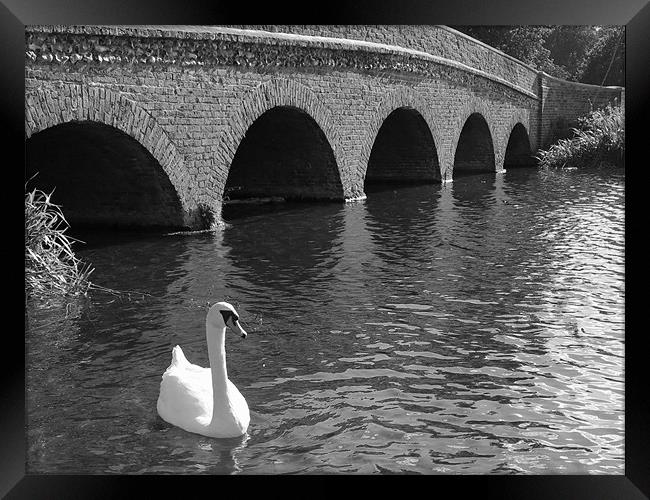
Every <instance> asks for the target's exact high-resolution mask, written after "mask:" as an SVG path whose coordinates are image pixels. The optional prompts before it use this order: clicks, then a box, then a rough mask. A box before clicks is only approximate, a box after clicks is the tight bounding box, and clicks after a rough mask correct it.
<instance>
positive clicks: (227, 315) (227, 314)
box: [219, 311, 239, 325]
mask: <svg viewBox="0 0 650 500" xmlns="http://www.w3.org/2000/svg"><path fill="white" fill-rule="evenodd" d="M219 312H220V313H221V316H223V322H224V323H225V324H226V325H227V324H228V320H229V319H232V320H233V322H234V321H239V316H237V315H236V314H235V313H234V312H232V311H219Z"/></svg>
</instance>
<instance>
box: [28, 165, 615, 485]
mask: <svg viewBox="0 0 650 500" xmlns="http://www.w3.org/2000/svg"><path fill="white" fill-rule="evenodd" d="M624 201H625V198H624V175H623V174H621V173H602V172H580V171H568V172H558V171H551V172H544V171H537V170H534V169H532V170H531V169H521V170H512V171H509V172H507V173H505V174H502V175H497V176H495V175H489V174H488V175H477V176H473V177H464V178H460V179H457V180H455V181H454V182H453V183H452V184H448V185H444V186H441V185H427V186H420V187H403V188H395V189H388V190H383V191H377V192H372V193H370V194H369V195H368V198H367V200H366V201H365V202H358V203H351V204H304V205H288V204H276V205H268V206H265V207H262V209H260V207H257V208H255V209H247V210H241V209H237V208H235V207H233V208H229V209H228V211H227V212H226V213H225V214H224V216H225V218H226V220H227V221H228V226H227V227H226V229H225V230H223V231H222V232H220V233H218V234H216V235H213V234H207V235H206V234H204V235H199V236H185V237H181V236H157V235H149V236H146V237H139V238H135V237H133V236H117V235H105V236H104V237H103V238H100V239H94V240H93V241H90V239H89V241H88V244H87V245H85V246H78V255H79V256H80V257H81V258H82V259H84V260H87V261H90V262H91V263H92V264H93V265H94V267H95V268H96V271H95V273H94V274H93V280H94V282H95V283H97V284H100V285H103V286H105V287H110V288H112V289H117V290H122V291H127V290H132V291H136V292H134V293H132V294H130V295H129V296H119V297H116V296H112V295H107V294H102V293H94V294H93V295H91V297H90V298H88V299H84V300H79V301H77V302H73V303H70V304H68V306H67V307H65V308H62V307H60V306H58V307H57V306H54V305H44V304H28V311H27V312H28V326H27V330H26V336H27V347H28V349H27V416H28V420H27V437H28V453H27V455H28V456H27V462H28V463H27V470H28V472H30V473H49V472H56V473H126V474H142V473H145V474H146V473H154V474H155V473H183V474H193V473H208V474H229V473H244V474H245V473H262V474H272V473H401V472H409V473H425V474H437V473H447V474H467V473H471V474H477V473H478V474H482V473H496V474H521V473H526V474H541V473H543V474H555V473H571V474H584V473H590V474H623V473H624V440H623V437H624V436H623V429H624V406H623V399H624V398H623V396H624V372H623V361H624ZM218 300H227V301H229V302H231V303H232V304H233V305H234V306H235V307H236V308H237V310H238V312H239V314H240V316H241V319H242V323H243V324H244V326H245V328H247V330H248V332H249V336H248V338H247V339H246V340H242V339H240V338H238V337H237V336H236V335H234V334H230V335H229V336H227V339H226V349H227V361H228V372H229V377H230V379H231V380H232V381H233V382H234V383H235V385H237V387H238V388H239V390H240V391H241V393H242V394H243V395H244V397H245V398H246V400H247V401H248V405H249V407H250V410H251V424H250V427H249V429H248V433H247V435H245V436H244V437H242V438H236V439H225V440H218V439H210V438H205V437H202V436H198V435H194V434H190V433H187V432H185V431H183V430H181V429H178V428H175V427H172V426H170V425H169V424H167V423H165V422H164V421H162V420H161V419H160V418H159V417H158V415H157V413H156V399H157V397H158V389H159V384H160V377H161V375H162V373H163V372H164V370H165V369H166V367H167V366H168V364H169V362H170V359H171V348H172V347H173V346H174V345H176V344H180V345H181V346H182V347H183V349H184V351H185V354H186V355H187V357H188V359H189V360H190V361H191V362H193V363H196V364H200V365H202V366H208V357H207V349H206V344H205V313H206V310H207V308H206V303H207V302H215V301H218Z"/></svg>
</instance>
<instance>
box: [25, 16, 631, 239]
mask: <svg viewBox="0 0 650 500" xmlns="http://www.w3.org/2000/svg"><path fill="white" fill-rule="evenodd" d="M25 50H26V63H25V136H26V158H27V177H28V178H29V177H32V176H33V175H34V174H36V176H35V177H34V179H32V181H30V182H32V183H34V184H35V185H36V186H37V187H40V188H42V189H46V190H50V189H52V188H54V187H56V192H55V195H54V201H55V202H57V203H59V204H61V205H62V206H63V210H64V213H65V214H66V217H67V218H68V220H69V221H70V223H71V224H72V225H75V224H78V225H110V226H148V227H158V226H164V227H177V228H183V227H185V228H200V227H205V226H206V225H207V224H215V223H216V224H219V223H220V221H221V210H222V205H223V203H224V201H228V200H236V199H241V198H251V197H283V198H286V199H304V200H355V199H360V198H363V197H364V196H365V189H366V187H367V186H368V185H369V184H370V183H373V182H384V183H385V182H449V181H451V180H452V179H456V178H458V177H460V176H462V175H464V174H471V173H476V172H495V173H500V172H503V171H504V170H505V169H507V168H513V167H517V166H522V165H527V164H530V163H531V156H532V155H534V153H535V152H536V150H537V149H539V148H541V147H544V146H546V145H548V144H549V143H550V141H552V140H553V139H554V138H557V137H558V136H561V135H563V134H566V133H567V130H568V128H569V127H570V126H572V125H573V124H574V123H575V120H576V118H577V117H578V116H581V115H584V114H586V113H587V112H589V110H590V109H591V107H592V106H593V107H600V106H603V105H605V104H606V103H607V102H612V101H615V100H618V101H619V102H622V101H623V100H624V89H622V88H620V87H598V86H593V85H584V84H577V83H571V82H566V81H563V80H559V79H556V78H553V77H551V76H549V75H547V74H544V73H541V72H538V71H536V70H534V69H533V68H531V67H529V66H527V65H525V64H523V63H522V62H520V61H518V60H516V59H514V58H512V57H510V56H508V55H506V54H504V53H502V52H499V51H497V50H495V49H493V48H491V47H489V46H487V45H485V44H483V43H481V42H479V41H477V40H475V39H472V38H470V37H468V36H466V35H463V34H461V33H459V32H457V31H455V30H452V29H450V28H447V27H444V26H306V25H305V26H238V27H192V26H173V27H167V26H146V27H139V26H29V27H27V29H26V48H25ZM461 182H462V181H461Z"/></svg>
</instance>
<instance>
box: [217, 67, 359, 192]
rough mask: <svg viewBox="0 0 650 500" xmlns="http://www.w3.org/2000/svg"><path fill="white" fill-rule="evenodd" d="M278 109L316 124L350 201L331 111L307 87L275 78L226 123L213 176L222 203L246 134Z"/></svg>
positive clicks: (245, 100)
mask: <svg viewBox="0 0 650 500" xmlns="http://www.w3.org/2000/svg"><path fill="white" fill-rule="evenodd" d="M278 106H289V107H294V108H297V109H299V110H301V111H303V112H305V113H306V114H307V115H308V116H309V117H310V118H311V119H313V120H314V122H315V123H316V124H317V125H318V127H319V128H320V130H321V131H322V132H323V134H324V135H325V138H326V139H327V142H328V143H329V146H330V147H331V149H332V153H333V155H334V160H335V162H336V168H337V171H338V177H339V180H340V183H341V189H342V193H341V196H342V197H345V198H349V197H351V196H352V195H351V193H349V192H347V191H348V190H349V186H350V182H349V181H348V179H347V177H348V175H347V174H346V170H345V169H344V168H342V167H343V165H344V163H343V158H342V155H341V148H340V146H339V144H340V139H339V133H338V128H337V127H336V126H335V121H334V119H333V117H332V114H331V113H330V111H329V109H328V108H327V107H326V106H325V105H324V104H323V103H322V102H321V100H320V99H319V97H318V96H317V94H316V93H315V92H313V91H312V90H311V89H309V88H308V87H306V86H305V85H303V84H301V83H298V82H296V81H293V80H287V79H284V78H275V79H272V80H270V81H267V82H264V83H262V84H261V85H259V86H257V87H256V88H255V89H253V90H250V91H249V92H248V93H247V94H245V95H244V96H243V98H242V100H241V103H240V104H238V105H237V107H236V109H235V111H234V112H233V113H232V114H231V116H230V117H229V118H228V120H227V123H228V124H229V125H230V126H229V128H228V129H227V130H226V131H225V132H224V133H223V134H222V136H221V138H220V140H219V143H218V144H217V147H216V157H217V162H218V163H219V165H218V168H216V169H214V171H213V173H212V174H211V175H213V176H214V177H213V187H214V189H216V192H217V193H218V194H219V199H221V198H222V197H223V194H224V190H225V187H226V181H227V179H228V173H229V169H230V166H231V164H232V162H233V160H234V158H235V154H236V152H237V148H238V147H239V144H240V143H241V141H242V140H243V139H244V136H245V135H246V132H247V131H248V129H249V128H250V127H251V126H252V125H253V123H254V122H255V121H256V120H257V119H258V118H259V117H260V116H262V115H263V114H264V113H265V112H267V111H269V110H271V109H273V108H275V107H278Z"/></svg>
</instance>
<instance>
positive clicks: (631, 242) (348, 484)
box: [0, 0, 650, 500]
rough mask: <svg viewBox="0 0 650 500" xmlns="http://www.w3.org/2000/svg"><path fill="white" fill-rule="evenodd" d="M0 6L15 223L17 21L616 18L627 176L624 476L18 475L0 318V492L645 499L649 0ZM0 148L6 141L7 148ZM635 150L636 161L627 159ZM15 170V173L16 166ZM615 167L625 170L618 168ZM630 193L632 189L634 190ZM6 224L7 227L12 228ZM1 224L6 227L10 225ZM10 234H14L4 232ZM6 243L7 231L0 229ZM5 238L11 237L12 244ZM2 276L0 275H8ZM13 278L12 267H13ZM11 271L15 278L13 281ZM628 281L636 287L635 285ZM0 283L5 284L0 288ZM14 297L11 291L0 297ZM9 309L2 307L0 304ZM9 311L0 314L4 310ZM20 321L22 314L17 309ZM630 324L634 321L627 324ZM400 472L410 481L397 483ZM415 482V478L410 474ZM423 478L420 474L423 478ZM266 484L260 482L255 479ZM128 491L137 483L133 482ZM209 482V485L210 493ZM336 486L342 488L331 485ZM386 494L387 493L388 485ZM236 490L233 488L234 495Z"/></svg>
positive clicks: (13, 378) (20, 427) (16, 421)
mask: <svg viewBox="0 0 650 500" xmlns="http://www.w3.org/2000/svg"><path fill="white" fill-rule="evenodd" d="M1 2H2V3H0V37H1V38H2V44H1V45H0V48H1V50H0V53H1V55H0V57H1V58H2V63H3V64H2V66H1V67H2V70H3V71H2V74H1V76H0V82H2V83H1V87H0V99H1V100H2V105H1V106H0V110H2V114H3V120H2V124H3V127H2V130H3V135H4V138H5V140H6V143H5V144H6V146H5V151H6V152H7V153H8V151H9V150H12V152H14V153H15V155H13V158H14V159H13V160H6V162H5V166H6V167H5V175H7V174H8V173H11V176H10V180H9V181H7V180H5V186H8V187H9V188H8V189H7V191H9V193H10V195H9V200H8V203H7V204H6V205H5V206H6V207H7V208H8V209H9V210H8V212H10V213H11V215H10V216H8V217H7V220H10V221H12V224H13V223H16V226H19V224H20V223H19V222H17V221H20V215H19V214H13V211H14V210H15V211H18V207H19V206H20V202H19V200H18V199H14V196H15V197H16V198H17V197H18V195H19V189H18V187H17V186H18V184H19V183H22V184H24V178H23V179H21V178H18V179H13V175H16V176H17V177H20V175H21V174H20V171H21V169H20V168H18V165H20V164H21V159H22V162H23V164H24V133H23V134H22V135H21V133H20V132H21V128H22V129H23V130H24V125H23V124H24V57H25V56H24V41H25V37H24V26H25V25H27V24H237V23H247V24H256V23H260V24H261V23H264V24H272V23H273V22H275V23H278V24H287V23H293V24H301V23H313V24H357V23H359V24H375V23H379V24H450V25H467V24H624V25H626V130H627V139H626V157H627V158H626V165H627V166H628V169H629V168H630V166H631V168H632V170H631V171H630V172H631V173H630V175H629V176H630V177H631V178H632V180H633V182H629V180H627V179H626V232H625V239H626V241H625V246H626V251H625V261H626V266H625V267H626V278H625V279H626V294H625V302H626V306H625V317H626V334H625V346H626V347H625V350H626V356H625V379H626V380H625V409H626V422H625V460H626V464H625V475H624V476H622V475H621V476H564V475H563V476H470V477H467V476H454V477H449V476H426V477H425V478H421V479H420V480H422V481H426V482H422V484H419V485H418V484H413V483H412V482H409V483H408V485H407V484H403V485H400V484H399V483H400V481H401V478H398V479H397V481H395V479H394V478H391V480H390V482H389V483H387V482H386V481H387V478H383V477H382V478H376V477H372V478H368V477H359V476H356V477H354V478H349V477H339V476H336V477H331V476H330V477H322V476H303V477H284V478H278V477H273V476H269V477H264V478H256V481H254V482H255V483H257V484H256V485H251V481H250V479H243V478H241V477H239V478H224V477H220V478H210V477H198V476H192V477H187V476H144V477H143V476H128V477H126V476H118V475H115V476H99V475H97V476H95V475H86V476H69V475H25V457H26V438H25V356H24V352H25V351H24V348H25V342H24V337H23V336H21V335H20V334H19V332H18V331H17V328H12V327H11V326H10V325H11V322H9V323H5V329H4V330H5V331H4V335H3V341H4V349H3V351H4V352H3V354H2V356H3V359H2V362H1V364H0V366H2V367H3V368H4V370H2V376H3V378H4V380H3V381H2V383H1V384H0V419H1V423H0V496H4V495H6V498H30V499H35V498H130V497H131V496H135V495H137V494H138V493H137V491H146V492H147V496H154V495H159V496H171V495H175V494H178V493H179V492H182V493H183V494H184V495H186V496H187V495H188V493H189V496H191V497H195V496H199V495H201V494H202V493H201V492H202V491H205V492H208V493H209V492H214V493H215V494H219V495H223V494H225V492H227V491H229V490H230V491H233V492H237V490H232V489H231V488H243V489H244V490H245V493H248V494H251V495H252V494H255V492H254V488H259V487H263V488H268V490H264V492H262V493H258V494H264V495H268V494H269V492H271V495H272V496H273V495H274V494H277V495H278V496H283V497H285V496H300V497H304V496H311V495H318V494H321V495H323V494H325V495H326V496H331V495H340V494H342V493H350V492H351V488H352V487H354V488H355V489H356V488H361V489H359V490H357V491H360V492H361V494H363V496H365V497H367V496H368V495H369V494H373V493H375V492H383V491H385V488H386V487H387V486H388V485H389V484H390V486H391V487H392V488H397V489H396V491H395V492H396V493H400V492H401V491H403V490H402V488H405V487H408V488H410V489H409V490H406V491H410V492H411V493H412V494H417V493H416V491H415V489H414V488H420V487H424V488H425V489H422V490H421V491H423V492H424V493H425V494H426V495H432V494H437V493H438V492H439V491H441V490H439V488H441V487H443V486H444V487H449V488H452V491H453V492H454V496H455V497H461V498H462V497H465V496H468V497H471V498H476V497H478V498H482V497H494V498H527V499H530V498H554V499H560V498H567V499H569V498H570V499H574V498H588V499H592V500H593V499H600V498H602V499H612V498H623V499H628V498H629V499H637V498H638V499H642V498H649V497H650V462H649V460H648V448H650V439H649V436H650V432H649V430H648V429H649V427H650V420H649V418H648V407H649V406H650V404H649V403H648V399H647V394H648V392H649V391H648V389H647V388H648V386H649V383H648V382H649V381H650V377H649V375H648V370H647V369H646V367H645V359H644V358H645V350H644V349H643V345H644V338H643V336H644V335H645V331H644V329H643V328H642V327H639V326H638V325H637V324H635V323H634V321H633V320H634V319H635V317H637V318H638V319H642V318H641V317H640V314H639V313H638V311H639V310H640V308H641V307H643V305H642V304H641V301H643V300H644V299H645V297H644V295H643V294H638V293H635V290H636V289H639V288H640V286H642V285H643V282H642V281H641V280H643V279H644V278H643V277H641V275H640V273H638V272H636V268H635V264H636V263H638V264H639V265H642V264H641V260H640V258H639V257H637V256H638V255H640V251H639V247H640V246H641V245H642V242H641V241H640V240H641V238H643V236H644V235H643V232H644V231H643V228H642V227H641V228H639V226H637V225H636V223H635V220H639V219H641V220H642V219H643V215H644V213H643V210H644V208H645V207H644V206H643V205H642V204H641V203H639V204H638V205H637V203H636V201H637V200H639V196H637V195H636V194H635V193H636V192H637V191H640V189H642V188H643V181H642V180H641V179H640V178H639V176H640V175H641V173H642V171H643V170H644V165H643V159H642V158H643V157H642V154H643V152H644V151H643V149H642V147H643V145H644V143H645V142H647V138H645V126H644V122H645V121H646V120H647V118H646V117H647V116H649V115H648V114H647V111H648V95H649V94H650V92H649V91H650V64H649V62H650V61H649V59H650V57H649V54H650V5H648V4H647V3H646V0H619V1H618V2H612V1H611V0H596V1H593V0H591V1H590V0H546V1H538V2H536V1H533V0H519V1H512V0H497V1H485V0H456V1H455V2H449V1H447V2H439V1H429V2H426V1H415V0H401V1H399V2H396V1H393V2H376V1H372V0H364V1H357V2H352V1H350V2H349V3H348V4H345V3H343V2H335V1H332V2H328V3H327V4H320V8H319V6H316V7H314V6H309V5H308V4H306V3H304V4H302V6H301V7H298V6H294V5H291V6H290V5H286V6H284V5H280V4H277V3H270V2H269V3H267V4H265V5H260V6H259V7H258V6H251V5H243V3H241V2H240V3H239V4H237V3H228V4H226V3H223V2H219V1H208V0H204V1H200V0H193V1H190V0H184V1H179V0H158V1H155V0H140V1H138V0H130V1H126V0H85V1H84V0H78V1H77V0H72V1H70V0H68V1H66V0H51V1H47V0H40V1H36V0H27V1H25V0H1ZM7 145H8V146H7ZM635 159H636V162H635ZM23 173H24V172H23ZM626 175H627V174H626ZM640 196H642V195H640ZM14 229H15V231H16V233H17V232H18V231H20V228H19V227H16V228H14ZM12 233H13V231H12V232H11V233H9V234H12ZM15 239H16V240H19V239H20V237H19V236H18V235H16V236H15ZM8 241H11V242H13V241H14V238H8ZM16 246H18V245H17V244H16ZM12 250H13V245H12V244H8V245H5V247H3V252H4V255H5V259H4V262H5V276H7V275H12V273H14V272H15V273H16V274H18V273H19V272H20V271H19V270H18V269H17V266H14V265H13V261H14V258H15V259H18V258H19V256H18V250H16V252H15V253H16V255H15V256H14V254H13V251H12ZM9 278H11V279H5V280H4V282H5V283H7V284H9V283H13V279H12V278H13V276H9ZM23 278H24V276H23ZM18 279H19V278H18V277H17V278H16V281H18ZM637 284H638V285H639V287H637V286H636V285H637ZM5 286H8V285H5ZM8 296H17V293H16V292H14V291H12V292H10V293H8V294H7V295H5V297H7V298H6V299H5V300H12V299H11V298H10V297H8ZM5 310H6V311H8V312H10V313H11V315H12V316H13V314H14V309H13V307H11V305H10V304H9V305H8V307H6V309H5ZM7 316H9V315H7ZM26 321H27V318H26ZM639 323H640V322H639ZM243 481H245V482H243ZM409 481H412V479H411V480H409ZM416 481H417V480H416ZM431 481H432V482H431ZM267 485H268V486H267ZM136 488H137V490H136ZM215 488H216V492H215ZM343 488H345V489H343ZM393 494H394V493H393ZM238 495H239V494H238Z"/></svg>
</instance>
